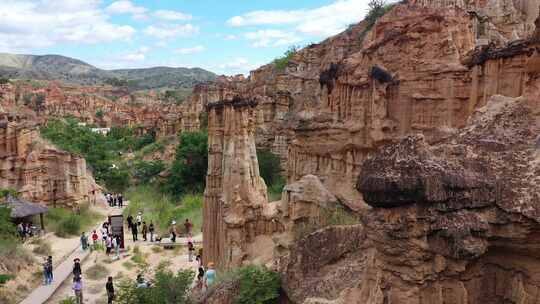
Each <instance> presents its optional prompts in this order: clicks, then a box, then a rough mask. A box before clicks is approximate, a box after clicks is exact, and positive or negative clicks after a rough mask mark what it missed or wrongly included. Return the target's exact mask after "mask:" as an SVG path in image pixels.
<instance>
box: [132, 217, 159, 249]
mask: <svg viewBox="0 0 540 304" xmlns="http://www.w3.org/2000/svg"><path fill="white" fill-rule="evenodd" d="M127 225H128V229H129V230H131V234H132V235H133V241H134V242H136V241H138V240H139V238H138V235H139V230H140V231H141V235H142V237H143V240H144V241H145V242H146V241H148V234H150V242H154V232H155V229H156V228H155V227H154V223H153V222H152V221H150V224H149V225H147V224H146V221H144V220H143V217H142V212H141V211H139V212H138V213H137V216H136V217H135V219H133V216H132V215H131V214H130V215H128V217H127Z"/></svg>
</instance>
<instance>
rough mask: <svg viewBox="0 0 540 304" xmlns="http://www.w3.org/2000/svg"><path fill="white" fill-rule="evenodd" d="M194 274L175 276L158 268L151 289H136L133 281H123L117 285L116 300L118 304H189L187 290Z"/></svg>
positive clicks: (180, 272) (185, 273)
mask: <svg viewBox="0 0 540 304" xmlns="http://www.w3.org/2000/svg"><path fill="white" fill-rule="evenodd" d="M194 277H195V273H194V272H193V271H191V270H180V271H178V272H177V273H176V274H175V273H173V272H172V271H170V270H167V269H165V268H164V267H158V269H157V270H156V274H155V277H154V280H153V281H154V285H153V287H152V288H137V285H136V283H135V281H133V280H123V281H121V282H120V283H119V284H118V287H117V289H118V292H117V299H116V302H115V303H120V304H163V303H175V304H185V303H190V301H189V298H188V293H189V289H190V287H191V284H192V283H193V279H194Z"/></svg>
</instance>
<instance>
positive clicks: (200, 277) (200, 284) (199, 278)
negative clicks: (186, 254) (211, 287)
mask: <svg viewBox="0 0 540 304" xmlns="http://www.w3.org/2000/svg"><path fill="white" fill-rule="evenodd" d="M203 281H204V267H202V265H201V266H199V273H198V274H197V288H198V289H201V290H202V288H203Z"/></svg>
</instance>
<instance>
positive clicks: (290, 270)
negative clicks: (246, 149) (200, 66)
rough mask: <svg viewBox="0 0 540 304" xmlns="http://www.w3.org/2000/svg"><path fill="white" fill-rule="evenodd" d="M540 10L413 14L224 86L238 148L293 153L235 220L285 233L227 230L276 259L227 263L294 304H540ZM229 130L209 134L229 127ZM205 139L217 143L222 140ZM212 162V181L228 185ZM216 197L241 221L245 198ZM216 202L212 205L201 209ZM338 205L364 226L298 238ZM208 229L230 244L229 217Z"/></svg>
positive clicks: (495, 6) (471, 6)
mask: <svg viewBox="0 0 540 304" xmlns="http://www.w3.org/2000/svg"><path fill="white" fill-rule="evenodd" d="M539 6H540V2H538V1H533V0H530V1H526V0H524V1H506V0H492V1H489V0H488V1H466V0H463V1H438V0H433V1H425V0H423V1H420V0H418V1H414V0H411V1H408V2H405V3H401V4H398V5H396V6H394V7H393V9H392V10H391V11H390V12H388V13H387V14H386V15H385V16H383V17H382V18H380V19H379V20H378V22H377V23H376V24H375V25H374V26H373V27H372V28H371V29H369V30H366V24H365V23H360V24H358V25H355V26H352V27H350V28H349V29H348V30H347V31H345V32H344V33H342V34H339V35H337V36H336V37H333V38H331V39H328V40H326V41H324V42H322V43H320V44H318V45H311V46H308V47H306V48H304V49H303V50H301V51H299V52H298V53H297V54H296V55H295V56H294V57H293V58H292V60H291V61H290V62H289V64H288V66H287V68H286V69H285V71H283V72H280V71H277V70H276V69H275V67H274V66H273V65H267V66H263V67H261V68H260V69H258V70H255V71H253V72H251V75H250V77H249V79H247V80H245V81H242V82H232V81H229V82H226V83H222V84H217V85H216V86H218V87H220V88H224V90H226V91H227V92H228V93H227V95H215V96H219V100H220V101H219V102H218V104H224V105H225V104H228V102H230V101H231V100H236V99H238V100H253V101H257V104H256V106H255V105H253V106H251V107H250V113H252V114H251V117H255V119H254V121H255V127H253V130H255V131H254V132H249V133H246V132H240V131H235V132H234V133H233V134H231V136H232V137H234V136H240V134H252V138H247V139H245V140H246V141H248V142H250V147H253V142H255V143H256V145H257V147H261V148H268V147H269V146H271V147H274V146H280V149H279V150H280V151H282V152H281V153H283V151H285V150H286V151H287V154H286V155H283V154H281V156H282V158H283V160H284V166H285V167H286V168H287V169H286V173H287V181H288V186H286V187H285V189H284V191H283V194H282V199H281V201H280V202H275V203H267V205H266V206H267V207H266V208H267V209H268V210H269V211H268V212H267V213H257V212H249V213H245V214H244V217H243V218H242V217H235V218H234V219H235V221H234V222H235V223H243V221H244V219H249V222H256V221H258V220H264V219H267V218H272V220H273V221H275V222H276V223H279V225H280V226H282V227H283V229H282V230H278V231H276V232H274V233H273V234H272V232H271V230H265V229H258V227H265V226H264V225H260V226H257V227H254V226H251V227H249V226H248V225H245V226H241V225H240V226H235V227H234V231H243V232H242V233H241V234H242V235H247V234H249V233H250V231H251V233H253V234H257V233H260V231H265V233H264V234H261V235H263V236H264V237H265V240H268V239H271V240H272V242H273V246H274V252H273V253H272V256H271V259H270V260H267V259H264V258H259V257H258V256H257V252H255V251H250V246H258V248H264V250H261V253H260V254H261V255H264V256H266V255H267V254H268V253H267V250H266V247H268V246H269V245H271V243H264V244H265V246H261V245H260V244H258V243H256V242H255V241H254V240H253V239H252V240H250V239H248V238H244V239H243V240H244V241H245V242H248V243H245V244H244V245H243V246H240V247H238V246H237V247H235V246H229V245H227V243H222V244H221V245H220V246H222V249H221V250H222V251H223V252H226V251H227V250H228V249H230V250H232V249H233V248H234V250H238V253H237V254H235V256H242V255H244V258H245V259H244V263H245V262H250V261H254V262H261V261H263V262H265V264H266V265H271V266H272V267H275V269H277V270H279V271H280V272H281V273H282V274H283V279H284V281H283V288H284V289H285V291H286V293H287V295H288V297H289V298H290V300H291V301H292V302H294V303H306V304H307V303H311V304H313V303H335V304H338V303H368V304H387V303H400V304H402V303H404V304H409V303H410V304H413V303H414V304H427V303H430V304H431V303H434V304H443V303H455V304H480V303H487V304H492V303H493V304H498V303H530V304H532V303H538V299H539V296H540V284H538V282H539V281H540V278H539V277H538V273H539V272H538V269H540V268H539V267H540V256H538V254H537V251H538V248H540V247H539V242H538V240H539V238H538V231H540V217H539V214H540V212H539V210H538V206H537V205H538V204H537V203H538V201H539V199H540V188H539V185H540V152H539V151H540V150H539V149H540V144H539V142H540V138H539V135H540V103H539V102H538V100H539V99H540V94H539V93H538V92H540V90H539V89H540V86H539V79H540V59H539V58H540V54H539V52H540V35H539V33H540V31H538V30H536V27H535V23H536V24H540V22H539V21H536V22H535V20H537V17H538V7H539ZM538 20H540V19H538ZM227 96H233V97H227ZM285 99H286V100H287V101H286V102H285V101H284V100H285ZM278 100H280V101H279V102H278ZM265 102H266V107H265ZM285 104H287V107H286V108H287V110H285ZM269 105H273V106H269ZM278 105H279V106H278ZM281 105H283V107H281ZM209 109H210V110H209V117H211V116H212V115H215V114H212V111H213V110H212V109H211V108H209ZM274 109H276V110H275V111H274ZM277 109H279V110H277ZM281 111H284V112H283V115H282V114H274V113H280V112H281ZM280 117H282V119H283V120H282V121H280V119H281V118H280ZM223 119H224V120H223V121H221V120H218V121H220V122H219V123H216V121H214V122H213V121H212V120H209V126H213V125H221V124H223V125H227V124H233V123H234V121H235V120H238V118H237V117H236V116H234V115H224V116H223ZM228 119H229V120H228ZM277 122H279V123H277ZM274 123H275V125H274ZM238 130H242V129H238ZM209 132H210V134H209V136H210V138H211V139H210V142H212V141H213V140H214V139H212V138H213V137H214V138H226V137H225V136H222V135H220V133H215V132H212V131H211V130H209ZM278 138H279V139H278ZM277 142H279V143H277ZM250 149H253V148H250ZM210 150H211V151H212V148H210ZM215 155H216V156H217V158H212V161H209V164H213V166H216V165H215V164H216V162H218V163H219V164H220V165H219V170H218V171H217V172H226V171H227V170H234V169H233V168H229V166H231V165H233V166H234V165H236V164H235V163H234V161H231V160H230V159H228V158H227V157H226V156H224V155H223V153H221V154H219V153H217V154H215ZM236 166H237V165H236ZM213 170H214V169H212V168H210V166H209V172H215V171H213ZM209 176H210V173H209ZM219 176H220V177H224V176H225V175H224V174H220V175H219ZM312 176H313V178H312ZM315 179H316V180H315ZM213 180H214V181H215V180H218V179H213ZM308 181H309V182H308ZM317 181H320V185H319V183H318V182H317ZM210 182H211V179H210V177H209V179H208V184H207V187H208V188H207V190H208V189H219V191H218V192H219V193H222V195H223V196H224V197H223V199H222V203H221V204H222V205H223V206H227V208H230V209H234V208H239V210H245V207H243V206H244V205H245V204H244V203H243V201H244V200H237V201H240V202H242V203H240V204H237V203H235V200H234V199H231V196H230V195H231V193H234V191H233V189H234V187H235V185H237V184H238V183H232V184H230V186H229V187H223V185H224V182H223V181H221V182H220V183H219V185H221V186H219V187H217V188H216V187H215V186H214V185H212V184H211V183H210ZM298 183H301V185H299V184H298ZM307 185H317V186H307ZM245 189H247V190H250V188H249V187H245ZM312 189H320V190H317V191H315V190H312ZM251 191H255V192H259V191H261V189H259V188H254V189H251ZM313 193H319V194H321V195H317V197H319V198H320V199H319V200H316V199H313V197H314V196H313ZM322 193H328V195H322ZM245 196H248V195H247V194H245ZM226 197H229V198H226ZM216 200H217V199H216V198H215V197H214V198H205V208H207V207H206V204H207V202H209V201H211V202H213V201H216ZM263 201H264V200H263ZM340 204H343V205H345V206H346V207H348V209H349V210H350V211H351V213H353V214H356V215H358V216H359V218H360V222H361V223H359V224H358V225H351V226H340V227H328V228H325V229H322V230H319V231H316V232H314V233H311V234H308V235H305V236H304V237H303V238H300V239H292V238H291V233H290V232H291V231H293V230H294V229H295V223H298V222H301V221H303V220H305V219H306V218H316V217H317V216H319V215H320V212H318V210H320V209H321V208H323V209H327V208H329V207H332V206H335V205H340ZM264 206H265V205H263V207H262V208H263V209H262V210H264V208H265V207H264ZM235 214H236V215H241V214H243V213H242V212H238V213H235ZM268 215H270V216H268ZM254 216H255V217H254ZM211 221H212V222H213V224H206V223H205V225H214V226H216V227H217V226H219V227H220V229H221V230H220V231H219V233H214V235H225V236H226V235H227V233H228V232H229V231H233V229H231V227H230V226H228V225H227V222H228V221H229V219H227V217H226V216H225V215H224V214H222V215H219V213H212V217H211ZM256 231H258V232H257V233H256ZM205 236H206V234H205ZM211 238H214V237H213V236H212V237H211ZM205 241H206V240H205ZM208 242H209V243H207V244H205V246H206V245H208V246H213V245H212V243H213V242H216V240H212V239H209V240H208ZM249 242H251V243H249ZM240 250H243V251H241V252H240ZM238 261H241V260H238ZM234 264H236V265H238V264H241V263H232V264H226V265H227V266H228V267H230V266H231V265H234ZM223 265H224V264H223V263H219V264H218V266H220V267H221V266H223Z"/></svg>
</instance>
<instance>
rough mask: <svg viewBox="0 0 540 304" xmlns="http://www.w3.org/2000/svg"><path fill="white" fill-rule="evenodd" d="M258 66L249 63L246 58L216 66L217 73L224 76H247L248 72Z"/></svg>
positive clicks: (235, 59)
mask: <svg viewBox="0 0 540 304" xmlns="http://www.w3.org/2000/svg"><path fill="white" fill-rule="evenodd" d="M259 66H260V64H256V63H250V62H249V60H248V59H247V58H244V57H237V58H234V59H233V60H231V61H229V62H227V63H224V64H220V65H219V66H217V70H218V71H217V72H218V73H223V74H226V75H236V74H244V75H247V74H249V71H251V70H254V69H256V68H257V67H259Z"/></svg>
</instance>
